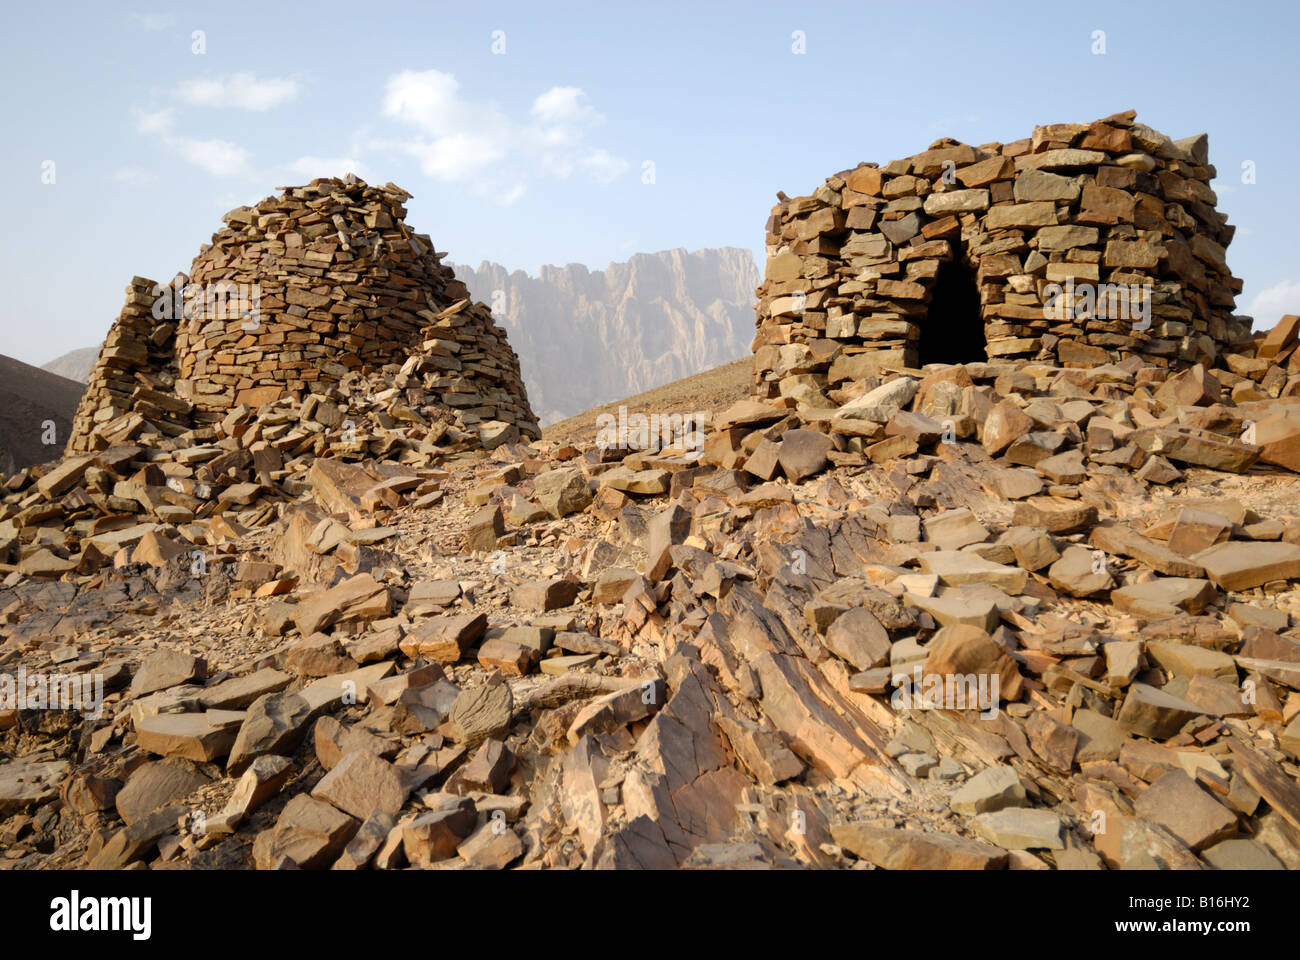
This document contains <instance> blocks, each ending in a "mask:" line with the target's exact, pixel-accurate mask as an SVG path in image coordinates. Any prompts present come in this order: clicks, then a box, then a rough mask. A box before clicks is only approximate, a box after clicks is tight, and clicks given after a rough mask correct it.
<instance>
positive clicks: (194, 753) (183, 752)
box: [135, 710, 245, 763]
mask: <svg viewBox="0 0 1300 960" xmlns="http://www.w3.org/2000/svg"><path fill="white" fill-rule="evenodd" d="M244 717H245V714H244V713H243V711H238V710H208V711H206V712H204V713H168V714H159V715H157V716H153V717H147V718H145V719H144V720H142V721H140V722H139V723H137V724H136V725H135V733H136V741H137V743H139V745H140V748H141V749H143V750H148V751H149V752H150V753H156V754H159V755H160V756H164V757H184V758H185V759H187V760H193V761H195V762H196V763H205V762H207V761H209V760H215V759H217V758H218V757H224V756H225V755H226V754H227V753H228V752H229V751H230V750H231V747H232V745H233V744H234V743H235V738H236V734H237V732H238V731H239V730H240V728H241V725H242V724H243V723H244Z"/></svg>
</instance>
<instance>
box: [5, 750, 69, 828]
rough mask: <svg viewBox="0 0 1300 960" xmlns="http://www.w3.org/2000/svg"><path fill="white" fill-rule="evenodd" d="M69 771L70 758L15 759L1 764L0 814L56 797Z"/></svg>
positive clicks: (9, 812) (22, 808)
mask: <svg viewBox="0 0 1300 960" xmlns="http://www.w3.org/2000/svg"><path fill="white" fill-rule="evenodd" d="M68 770H69V766H68V762H67V761H66V760H48V761H43V762H35V761H26V760H11V761H8V762H6V763H2V764H0V817H7V816H8V815H9V814H11V813H17V812H19V811H22V810H26V809H27V808H28V807H34V806H36V805H38V804H41V803H46V802H48V801H50V800H53V799H54V798H55V797H57V796H58V795H59V784H60V783H62V782H63V778H64V777H66V776H67V775H68Z"/></svg>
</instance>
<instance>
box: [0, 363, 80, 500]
mask: <svg viewBox="0 0 1300 960" xmlns="http://www.w3.org/2000/svg"><path fill="white" fill-rule="evenodd" d="M84 390H85V384H81V383H77V382H76V381H75V380H69V379H68V378H67V377H60V376H58V375H56V374H53V373H50V372H49V371H47V370H42V369H41V368H40V367H33V366H32V365H31V364H27V363H23V362H22V361H21V360H15V359H14V358H13V357H6V356H3V355H0V474H9V473H13V472H14V471H15V470H19V469H21V468H23V467H26V466H29V465H31V464H33V463H41V462H42V461H45V460H54V459H56V458H58V457H59V456H60V455H62V453H63V445H64V443H66V442H67V439H68V432H69V431H70V430H71V429H72V416H73V414H74V413H76V410H77V403H78V401H80V400H81V394H82V391H84ZM48 421H53V422H54V434H53V438H54V443H52V444H46V443H44V442H42V441H43V439H45V438H48V437H49V436H50V434H49V430H48V428H47V426H46V424H47V422H48Z"/></svg>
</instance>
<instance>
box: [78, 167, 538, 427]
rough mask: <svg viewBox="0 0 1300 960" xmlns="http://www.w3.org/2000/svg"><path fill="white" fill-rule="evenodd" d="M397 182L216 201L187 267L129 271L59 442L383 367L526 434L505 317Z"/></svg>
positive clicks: (264, 399) (212, 418) (341, 183)
mask: <svg viewBox="0 0 1300 960" xmlns="http://www.w3.org/2000/svg"><path fill="white" fill-rule="evenodd" d="M409 197H410V194H408V193H407V192H406V191H404V190H402V189H400V188H399V187H396V186H394V185H392V184H388V185H386V186H384V187H372V186H368V185H367V184H365V183H364V182H362V181H360V180H358V179H356V178H355V177H349V178H347V179H346V180H337V179H324V180H314V181H312V183H311V184H309V185H307V186H305V187H289V188H284V192H283V193H282V194H281V195H280V196H278V197H275V196H273V197H268V198H266V199H265V200H263V201H261V202H260V203H258V204H257V205H256V206H254V207H240V208H238V209H236V210H232V211H231V212H230V213H228V214H226V215H225V217H224V218H223V220H224V221H225V224H226V226H225V227H224V228H223V229H222V230H220V231H219V232H217V233H216V234H214V235H213V237H212V242H211V243H210V244H207V245H205V246H204V247H203V249H202V250H201V251H200V253H199V255H198V256H197V257H196V258H195V259H194V262H193V265H192V266H191V269H190V274H189V276H188V277H187V276H184V275H180V276H178V277H176V278H175V280H173V282H172V284H171V285H168V286H160V285H157V284H154V283H152V282H151V281H149V280H146V279H144V278H141V277H136V278H135V279H134V280H133V281H132V283H131V285H130V286H129V287H128V288H127V302H126V306H125V307H124V308H123V310H122V314H121V315H120V316H119V318H118V320H117V322H116V323H115V324H114V326H113V329H112V330H111V331H110V332H109V335H108V337H107V338H106V340H105V342H104V346H103V348H102V349H101V351H100V356H99V359H98V361H97V362H96V364H95V366H94V368H93V369H92V370H91V374H90V378H89V382H88V386H87V390H86V395H85V397H84V398H83V400H82V403H81V406H80V408H79V410H78V414H77V417H76V420H75V422H74V424H73V431H72V435H71V438H70V440H69V444H68V451H69V452H81V451H86V450H92V449H97V448H100V447H103V446H106V445H108V444H109V443H111V442H113V441H114V440H115V439H117V438H120V437H122V436H123V435H125V434H127V433H129V432H130V431H131V430H133V429H139V428H140V427H141V426H142V421H143V422H147V424H148V425H151V426H152V427H153V428H155V429H157V430H158V431H159V432H161V433H163V434H171V435H175V434H180V433H184V432H185V431H187V430H190V429H193V428H195V427H201V426H203V425H205V424H211V423H215V422H216V421H219V420H221V419H222V418H223V417H225V416H226V415H227V414H228V413H229V412H230V411H231V410H232V409H233V408H235V407H238V406H241V405H244V404H247V405H249V406H250V407H258V406H261V405H262V404H264V403H268V402H271V401H275V400H278V399H280V398H283V397H286V396H288V397H293V398H297V399H302V398H304V397H306V396H308V395H310V394H312V393H317V392H320V391H321V390H322V389H325V388H328V386H329V385H330V384H332V383H338V382H340V381H342V380H343V379H344V378H345V377H346V376H347V375H348V374H349V373H361V374H372V373H377V372H380V371H382V370H384V369H385V368H386V367H388V368H391V369H390V370H389V372H391V373H393V374H397V373H398V372H399V371H400V372H403V373H406V374H412V373H418V374H422V375H423V376H424V381H423V386H424V387H425V388H426V389H427V390H429V391H432V392H433V393H434V395H435V396H437V397H438V398H439V399H440V402H441V404H442V405H443V406H445V407H446V408H447V409H448V410H449V411H450V412H451V413H453V414H454V415H455V419H456V420H458V421H459V425H460V426H462V427H464V428H467V429H468V428H472V427H474V426H475V425H479V424H486V423H494V424H505V425H508V426H512V427H515V428H517V429H518V431H520V432H522V433H524V434H527V435H529V436H532V437H539V436H540V435H541V434H540V430H539V429H538V426H537V421H536V418H535V417H534V415H533V412H532V410H531V409H530V408H529V404H528V396H527V392H526V391H525V388H524V385H523V381H522V379H521V377H520V373H519V360H518V358H517V357H516V356H515V353H514V351H513V350H511V348H510V345H509V343H508V342H507V341H506V335H505V332H504V331H503V330H501V329H500V328H499V327H497V326H496V324H495V323H494V322H493V320H492V315H491V313H490V311H489V310H488V308H487V307H486V306H485V305H483V304H471V303H470V302H469V301H468V291H467V290H466V288H465V286H464V284H462V283H460V282H459V281H458V280H456V279H455V277H454V275H453V273H452V270H451V268H450V267H444V266H443V265H442V264H441V263H440V258H441V257H442V254H439V253H436V252H435V251H434V248H433V244H432V243H431V242H430V240H429V238H428V237H427V236H425V235H422V234H416V233H413V232H412V231H411V230H410V229H409V228H408V227H407V226H406V224H405V222H404V219H405V216H406V208H405V206H404V202H405V201H406V200H407V199H409ZM413 357H417V358H419V359H418V361H416V362H415V365H414V366H412V359H411V358H413Z"/></svg>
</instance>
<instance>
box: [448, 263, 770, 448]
mask: <svg viewBox="0 0 1300 960" xmlns="http://www.w3.org/2000/svg"><path fill="white" fill-rule="evenodd" d="M452 266H453V267H454V269H455V271H456V276H457V277H459V278H460V279H461V280H462V281H463V282H464V283H465V285H466V286H467V287H469V289H470V293H471V295H472V296H473V297H474V299H475V300H482V301H483V302H484V303H486V304H488V305H489V306H491V307H492V312H493V314H494V315H495V316H496V318H497V322H498V323H500V324H502V325H503V326H504V327H505V328H506V332H507V334H508V335H509V337H510V345H511V346H512V347H514V350H515V353H517V354H518V355H519V364H520V367H521V368H522V370H523V375H524V383H525V384H526V385H527V386H528V399H529V402H530V403H531V404H532V407H533V412H534V413H536V414H537V416H538V419H539V420H540V421H541V422H542V424H543V425H545V424H548V423H554V422H555V421H557V420H562V419H564V418H565V417H568V416H571V415H572V414H575V413H579V412H581V411H583V410H587V409H589V408H591V407H594V406H597V405H599V404H602V403H608V402H609V401H611V400H617V399H619V398H620V397H626V396H630V395H632V394H634V393H640V392H641V391H643V390H648V389H650V388H651V387H656V386H659V385H661V384H664V383H669V382H671V381H673V380H677V379H680V378H682V377H686V376H690V375H691V374H693V373H699V372H700V371H702V370H708V369H710V368H711V367H716V366H718V365H719V364H723V363H727V362H728V361H731V360H736V359H738V358H740V357H742V356H744V355H745V354H747V353H749V349H750V343H751V341H752V340H753V338H754V288H755V287H757V286H758V285H759V283H760V282H761V278H760V277H759V273H758V268H757V267H756V266H755V265H754V257H753V254H751V253H750V252H749V250H746V249H741V248H738V247H721V248H718V249H712V250H696V251H694V252H691V253H688V252H687V251H685V250H681V249H678V250H663V251H660V252H659V253H638V254H635V255H634V256H632V257H631V258H630V259H629V260H627V261H626V262H625V263H611V264H610V265H609V266H608V267H606V268H605V269H604V270H590V269H588V268H587V267H585V266H583V265H581V264H569V265H567V266H563V267H554V266H546V267H542V268H541V270H540V271H539V273H538V275H537V276H536V277H533V276H529V275H528V274H527V273H525V272H524V271H522V270H516V271H514V272H513V273H510V272H508V271H507V270H506V268H505V267H502V266H501V265H500V264H496V263H488V262H484V263H481V264H479V266H478V267H477V269H475V268H472V267H467V266H464V265H461V264H452Z"/></svg>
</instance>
